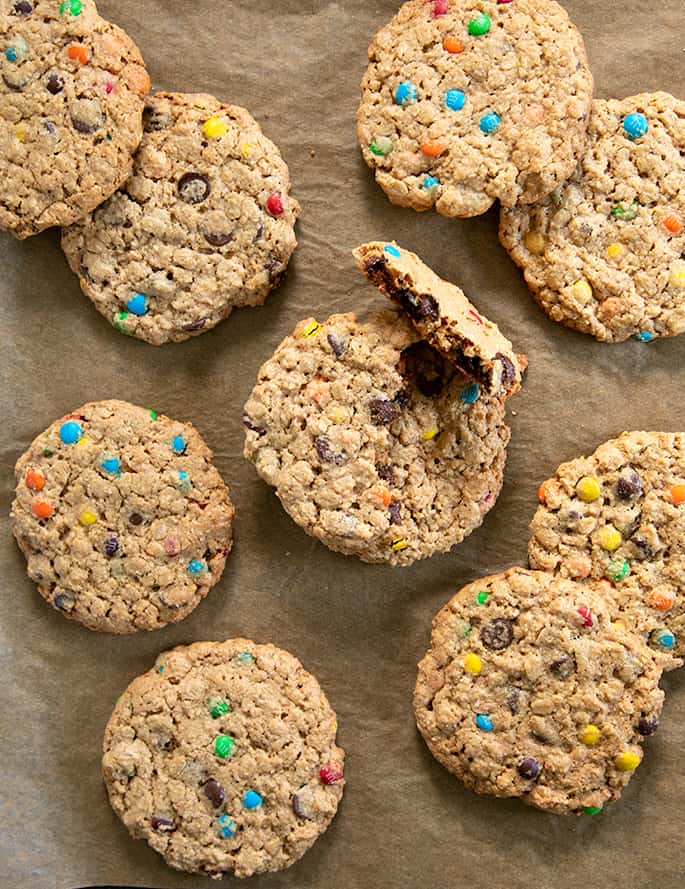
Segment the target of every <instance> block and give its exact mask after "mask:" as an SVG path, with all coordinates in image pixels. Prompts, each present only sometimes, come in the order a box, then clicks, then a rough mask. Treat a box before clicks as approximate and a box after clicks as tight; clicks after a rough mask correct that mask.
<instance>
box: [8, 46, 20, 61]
mask: <svg viewBox="0 0 685 889" xmlns="http://www.w3.org/2000/svg"><path fill="white" fill-rule="evenodd" d="M5 58H6V59H7V61H8V62H16V61H17V59H18V58H19V54H18V53H17V50H16V49H15V48H14V47H13V46H8V47H7V49H6V50H5Z"/></svg>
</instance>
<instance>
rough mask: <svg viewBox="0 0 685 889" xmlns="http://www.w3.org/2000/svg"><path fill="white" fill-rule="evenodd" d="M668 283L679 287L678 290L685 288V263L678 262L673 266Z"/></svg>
mask: <svg viewBox="0 0 685 889" xmlns="http://www.w3.org/2000/svg"><path fill="white" fill-rule="evenodd" d="M668 283H669V284H670V285H671V287H677V288H678V290H682V289H683V288H685V265H684V264H682V263H678V264H676V265H674V266H673V268H672V269H671V274H670V276H669V278H668Z"/></svg>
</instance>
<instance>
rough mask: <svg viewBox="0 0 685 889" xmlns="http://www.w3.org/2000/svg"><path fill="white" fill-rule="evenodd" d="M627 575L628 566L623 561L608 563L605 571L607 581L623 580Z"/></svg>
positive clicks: (628, 571) (628, 572)
mask: <svg viewBox="0 0 685 889" xmlns="http://www.w3.org/2000/svg"><path fill="white" fill-rule="evenodd" d="M629 574H630V565H629V564H628V562H626V561H625V560H624V559H616V560H615V561H614V562H610V563H609V565H608V567H607V570H606V576H607V577H608V578H609V580H615V581H619V580H625V579H626V577H627V576H628V575H629Z"/></svg>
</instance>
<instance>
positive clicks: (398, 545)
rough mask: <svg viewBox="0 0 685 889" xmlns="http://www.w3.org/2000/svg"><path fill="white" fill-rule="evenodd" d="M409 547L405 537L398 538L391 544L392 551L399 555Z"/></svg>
mask: <svg viewBox="0 0 685 889" xmlns="http://www.w3.org/2000/svg"><path fill="white" fill-rule="evenodd" d="M408 546H409V544H408V543H407V541H406V540H405V539H404V537H396V538H395V539H394V540H393V541H392V543H391V544H390V549H392V551H393V552H396V553H399V552H402V550H403V549H406V548H407V547H408Z"/></svg>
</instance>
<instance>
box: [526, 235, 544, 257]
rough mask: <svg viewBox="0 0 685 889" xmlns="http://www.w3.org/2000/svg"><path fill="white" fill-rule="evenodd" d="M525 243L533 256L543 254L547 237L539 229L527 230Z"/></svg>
mask: <svg viewBox="0 0 685 889" xmlns="http://www.w3.org/2000/svg"><path fill="white" fill-rule="evenodd" d="M523 244H524V246H525V248H526V250H527V251H528V252H529V253H532V254H533V256H541V255H542V254H543V253H544V252H545V239H544V238H543V237H542V235H541V233H540V232H538V231H529V232H526V236H525V237H524V239H523Z"/></svg>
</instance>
